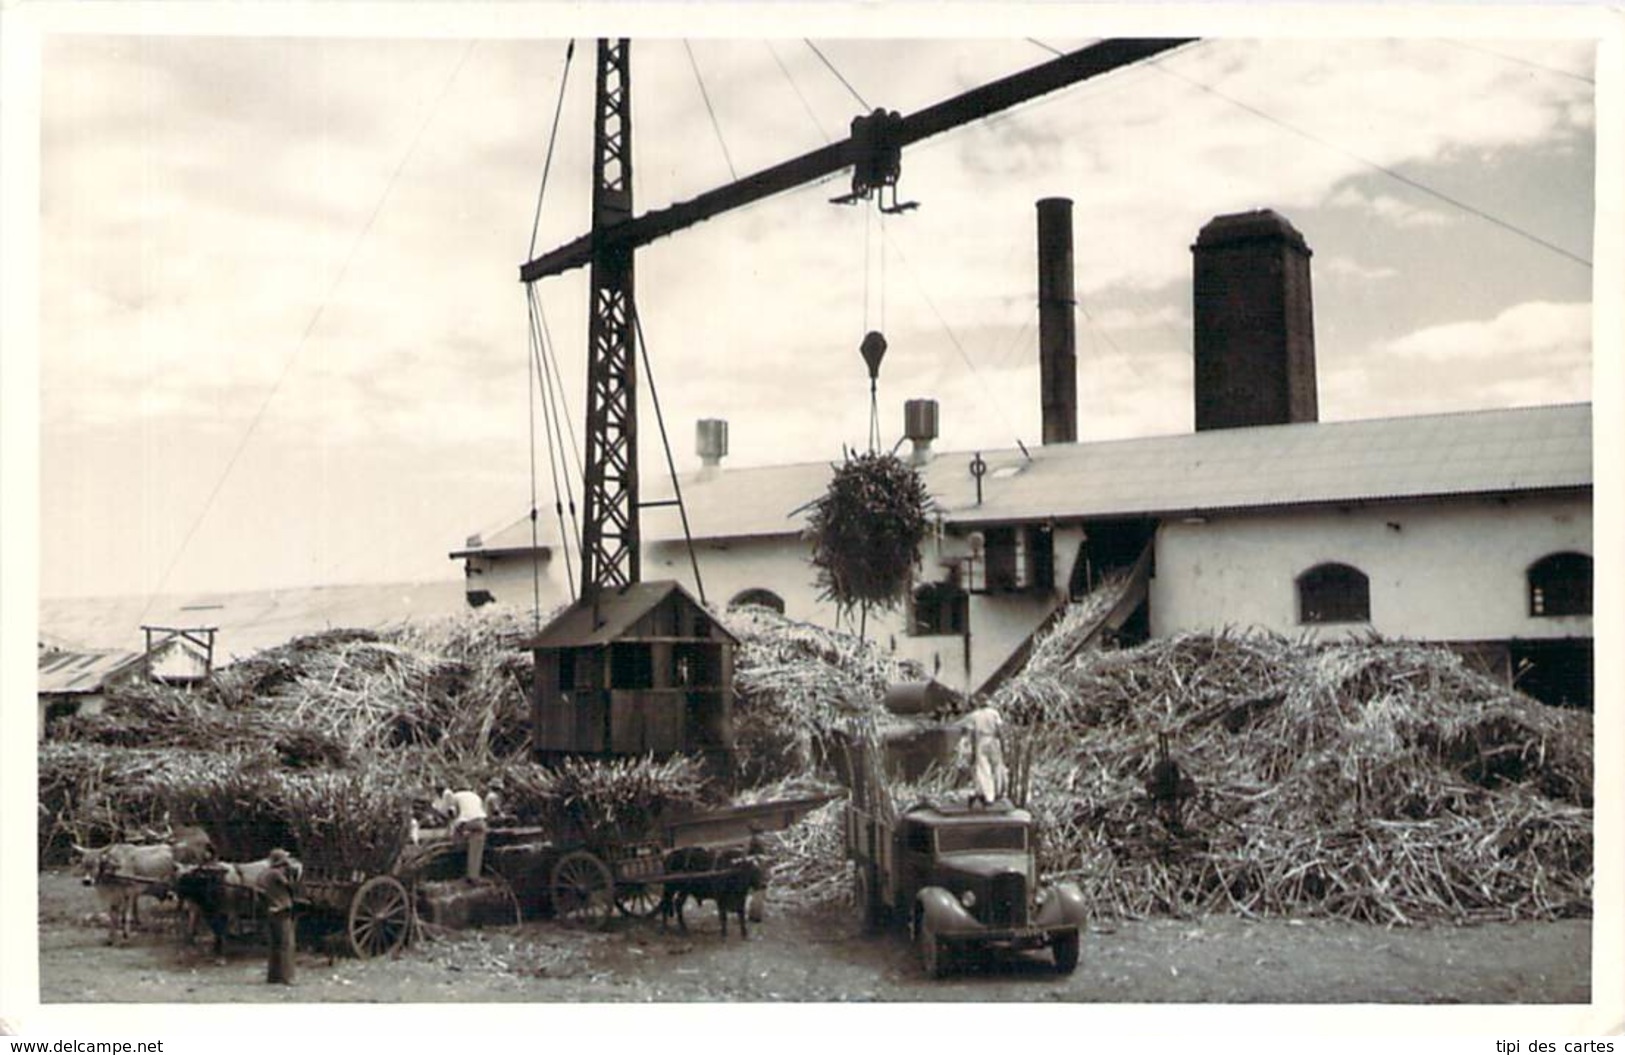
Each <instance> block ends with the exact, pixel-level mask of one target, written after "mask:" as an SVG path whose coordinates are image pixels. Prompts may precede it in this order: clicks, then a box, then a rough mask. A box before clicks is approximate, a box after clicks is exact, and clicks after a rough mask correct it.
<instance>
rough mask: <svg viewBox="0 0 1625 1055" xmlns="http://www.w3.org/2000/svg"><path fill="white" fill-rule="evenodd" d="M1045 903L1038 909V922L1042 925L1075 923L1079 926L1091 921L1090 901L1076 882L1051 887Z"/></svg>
mask: <svg viewBox="0 0 1625 1055" xmlns="http://www.w3.org/2000/svg"><path fill="white" fill-rule="evenodd" d="M1047 894H1048V896H1047V897H1045V898H1044V904H1043V905H1041V906H1040V907H1039V909H1038V918H1037V920H1036V922H1037V923H1038V924H1039V925H1040V926H1046V927H1047V926H1054V925H1055V924H1059V923H1074V924H1077V925H1078V926H1079V927H1081V926H1083V925H1084V924H1085V923H1087V922H1088V921H1089V903H1088V901H1087V900H1085V898H1084V896H1083V891H1082V890H1080V889H1079V888H1078V884H1076V883H1057V884H1055V885H1054V886H1052V887H1050V888H1049V890H1048V892H1047Z"/></svg>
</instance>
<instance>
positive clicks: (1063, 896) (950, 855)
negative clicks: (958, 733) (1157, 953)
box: [845, 752, 1087, 978]
mask: <svg viewBox="0 0 1625 1055" xmlns="http://www.w3.org/2000/svg"><path fill="white" fill-rule="evenodd" d="M864 754H866V752H865V753H864ZM850 771H851V773H852V776H853V779H852V780H851V781H850V784H851V797H850V798H849V799H848V802H847V808H846V818H845V819H846V854H847V857H848V858H849V859H850V860H851V862H852V874H853V896H854V900H855V902H856V904H857V907H858V911H859V912H860V913H861V914H862V917H863V922H864V925H865V927H866V928H868V929H871V930H879V929H881V928H882V927H884V926H886V925H888V924H890V923H901V922H905V921H906V923H907V925H908V927H909V931H910V933H911V934H912V935H913V937H914V941H915V943H916V945H917V946H918V948H919V953H920V964H921V966H922V967H923V968H924V970H925V973H926V974H927V975H928V976H930V977H933V978H937V977H941V976H942V975H943V974H945V973H946V972H947V971H948V970H949V969H950V968H951V967H953V966H954V964H955V962H956V961H963V960H964V959H966V958H968V957H972V956H979V955H985V954H986V953H987V952H988V951H990V950H992V949H996V948H1004V949H1039V948H1045V947H1047V948H1048V949H1049V950H1050V953H1051V955H1053V956H1054V958H1055V966H1056V968H1058V969H1059V970H1060V971H1061V972H1063V973H1070V972H1071V971H1072V970H1073V969H1074V968H1075V967H1077V965H1078V943H1079V936H1080V935H1081V933H1082V930H1083V926H1084V923H1085V920H1086V918H1087V908H1086V905H1085V901H1084V897H1083V893H1082V891H1080V890H1079V889H1078V887H1077V885H1076V884H1074V883H1057V884H1055V885H1053V886H1040V884H1039V882H1038V866H1037V860H1036V856H1035V849H1036V848H1035V845H1034V836H1035V828H1034V824H1033V817H1032V814H1031V813H1029V812H1028V811H1027V810H1025V809H1022V808H1020V807H1018V806H1015V805H1013V804H1012V803H1010V802H1009V801H1006V800H1001V801H999V802H996V803H993V804H991V805H971V804H968V803H966V804H959V803H954V804H936V803H929V802H922V803H920V804H918V805H915V806H913V807H910V808H909V809H907V810H904V811H902V812H901V813H898V812H897V810H896V808H895V806H894V805H893V803H892V801H891V794H890V792H889V790H888V789H887V788H886V786H885V784H884V781H883V780H881V779H880V776H879V767H878V765H876V764H874V762H873V760H872V758H857V759H854V764H853V765H852V766H851V767H850Z"/></svg>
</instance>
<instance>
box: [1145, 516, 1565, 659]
mask: <svg viewBox="0 0 1625 1055" xmlns="http://www.w3.org/2000/svg"><path fill="white" fill-rule="evenodd" d="M1565 550H1571V551H1575V552H1579V553H1585V554H1591V553H1592V538H1591V503H1590V501H1589V497H1588V496H1569V495H1564V496H1558V495H1551V496H1545V495H1523V496H1516V497H1512V498H1508V499H1505V500H1501V499H1488V498H1462V499H1441V500H1435V501H1429V502H1407V503H1392V504H1383V505H1369V506H1359V507H1353V508H1348V509H1342V510H1339V509H1327V510H1295V511H1282V512H1277V513H1239V514H1231V515H1224V514H1215V515H1212V516H1210V517H1208V518H1207V519H1206V521H1205V522H1194V521H1167V522H1164V524H1163V525H1162V528H1161V530H1160V531H1159V534H1158V538H1157V551H1156V575H1155V578H1154V579H1153V580H1152V583H1151V633H1152V635H1153V636H1154V637H1167V636H1170V635H1173V634H1178V633H1181V632H1185V631H1195V630H1211V629H1216V628H1221V627H1226V626H1231V627H1238V628H1247V627H1264V628H1268V629H1271V630H1276V631H1279V632H1281V633H1284V634H1288V635H1290V636H1294V637H1296V636H1298V635H1300V634H1305V633H1306V632H1312V634H1311V636H1316V637H1322V638H1325V637H1338V636H1345V635H1351V634H1363V633H1365V632H1367V630H1368V629H1372V630H1376V631H1377V632H1379V633H1381V634H1382V635H1384V636H1386V637H1395V638H1415V639H1424V640H1435V641H1475V640H1504V639H1508V638H1557V637H1568V636H1579V637H1589V636H1590V635H1591V618H1590V617H1589V616H1561V617H1535V616H1531V615H1530V614H1529V603H1528V593H1527V581H1526V578H1525V573H1526V571H1527V570H1528V568H1529V565H1531V564H1533V563H1534V562H1535V561H1537V560H1539V559H1540V558H1541V557H1544V556H1546V555H1548V554H1550V553H1556V552H1560V551H1565ZM1328 561H1335V562H1338V563H1342V564H1349V565H1353V566H1354V567H1356V568H1359V569H1360V570H1361V571H1362V572H1364V573H1365V574H1366V576H1367V577H1368V578H1369V579H1370V587H1371V621H1370V622H1369V623H1354V624H1330V625H1321V626H1314V627H1311V626H1305V625H1302V624H1300V623H1299V622H1298V605H1297V586H1296V579H1297V577H1298V576H1299V575H1301V574H1302V573H1303V572H1305V571H1307V570H1308V569H1309V568H1311V567H1314V566H1315V565H1317V564H1321V563H1324V562H1328Z"/></svg>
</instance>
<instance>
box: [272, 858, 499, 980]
mask: <svg viewBox="0 0 1625 1055" xmlns="http://www.w3.org/2000/svg"><path fill="white" fill-rule="evenodd" d="M300 852H301V859H302V863H303V865H304V871H303V875H302V877H301V879H300V882H299V892H298V896H297V899H296V907H297V908H298V910H299V912H300V914H301V915H302V916H303V917H304V918H305V919H306V920H307V921H309V920H314V921H315V922H314V923H308V924H307V925H309V926H315V927H318V928H320V929H321V930H323V931H324V932H326V933H328V934H329V935H331V936H334V937H336V938H337V939H338V943H339V945H340V946H341V947H343V948H346V949H347V950H348V951H349V952H350V953H351V954H352V955H355V956H357V957H361V958H363V959H364V958H367V957H372V956H384V955H393V954H395V953H398V952H399V951H400V950H401V948H402V947H404V946H405V945H406V944H407V943H408V942H410V941H412V940H414V939H415V938H416V937H418V936H420V935H421V934H422V933H423V931H424V929H425V928H426V927H435V926H438V925H440V922H439V921H440V920H441V919H442V918H443V917H445V916H446V915H448V912H447V906H448V905H449V904H451V903H453V902H458V903H462V904H469V903H473V904H477V905H479V906H481V907H482V909H483V914H484V916H485V917H486V918H487V920H488V921H490V922H500V923H519V922H520V921H521V913H520V909H519V900H518V898H517V897H516V896H515V895H514V891H513V888H512V887H511V886H510V885H509V883H508V881H507V880H506V879H505V878H503V877H502V876H501V875H499V874H497V873H495V872H494V871H491V870H490V869H486V870H485V871H484V872H483V873H482V874H481V876H480V877H479V879H477V880H472V881H463V880H461V879H459V878H457V877H461V876H462V874H463V864H464V860H465V857H464V855H465V853H466V849H465V844H463V843H461V842H459V841H457V840H454V839H452V838H450V837H441V838H431V839H428V840H425V841H424V842H422V843H421V844H416V845H413V844H410V843H409V842H408V838H407V831H406V829H405V828H404V827H402V828H400V830H399V834H398V837H397V838H395V839H393V840H388V839H384V840H379V841H377V842H372V843H364V842H359V841H356V840H344V839H337V838H335V839H315V840H312V839H306V840H302V841H301V843H300ZM465 914H466V913H465Z"/></svg>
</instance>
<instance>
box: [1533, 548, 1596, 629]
mask: <svg viewBox="0 0 1625 1055" xmlns="http://www.w3.org/2000/svg"><path fill="white" fill-rule="evenodd" d="M1529 614H1530V615H1533V616H1553V615H1590V614H1591V558H1590V557H1588V556H1586V555H1585V554H1584V553H1552V554H1549V555H1547V556H1545V557H1542V558H1540V560H1537V561H1536V562H1535V563H1533V564H1531V565H1530V566H1529Z"/></svg>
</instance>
